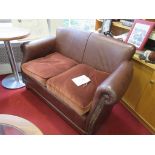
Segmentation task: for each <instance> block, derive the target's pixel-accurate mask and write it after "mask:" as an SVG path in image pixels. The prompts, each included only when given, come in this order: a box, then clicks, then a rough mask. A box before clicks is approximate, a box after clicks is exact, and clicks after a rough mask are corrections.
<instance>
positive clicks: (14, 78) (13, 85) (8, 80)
mask: <svg viewBox="0 0 155 155" xmlns="http://www.w3.org/2000/svg"><path fill="white" fill-rule="evenodd" d="M4 44H5V48H6V50H7V54H8V58H9V61H10V65H11V69H12V72H13V74H12V75H8V76H6V77H5V78H4V79H3V80H2V86H3V87H5V88H8V89H17V88H22V87H24V86H25V84H24V83H23V82H22V77H21V74H19V73H18V68H17V64H16V61H15V57H14V54H13V50H12V47H11V45H10V42H9V41H4Z"/></svg>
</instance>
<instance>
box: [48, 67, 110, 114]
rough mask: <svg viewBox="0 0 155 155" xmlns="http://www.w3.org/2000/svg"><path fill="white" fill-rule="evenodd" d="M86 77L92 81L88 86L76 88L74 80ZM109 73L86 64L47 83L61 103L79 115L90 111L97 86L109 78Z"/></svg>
mask: <svg viewBox="0 0 155 155" xmlns="http://www.w3.org/2000/svg"><path fill="white" fill-rule="evenodd" d="M81 75H86V76H87V77H89V78H90V79H91V81H90V82H89V83H88V84H87V85H82V86H76V85H75V83H73V81H72V79H73V78H75V77H78V76H81ZM108 75H109V74H108V73H105V72H103V71H98V70H96V69H94V68H92V67H90V66H88V65H86V64H79V65H76V66H74V67H73V68H71V69H69V70H68V71H66V72H64V73H62V74H59V75H58V76H55V77H53V78H50V79H49V80H48V81H47V89H48V90H49V92H50V93H51V94H52V95H54V96H56V98H57V99H58V100H60V101H63V102H64V103H65V104H66V105H68V106H69V107H71V108H72V109H74V110H75V111H76V112H77V113H78V114H79V115H83V114H85V113H86V112H88V111H89V110H90V107H91V103H92V100H93V96H94V93H95V91H96V88H97V86H98V85H99V84H100V83H101V82H102V81H104V80H105V79H106V78H107V77H108Z"/></svg>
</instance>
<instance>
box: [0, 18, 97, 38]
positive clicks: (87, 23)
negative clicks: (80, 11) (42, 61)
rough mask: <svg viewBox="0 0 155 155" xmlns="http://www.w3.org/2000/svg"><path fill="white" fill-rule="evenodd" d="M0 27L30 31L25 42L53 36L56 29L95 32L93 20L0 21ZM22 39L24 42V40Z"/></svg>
mask: <svg viewBox="0 0 155 155" xmlns="http://www.w3.org/2000/svg"><path fill="white" fill-rule="evenodd" d="M0 26H15V27H21V28H26V29H28V30H30V32H31V35H30V36H29V37H28V38H25V39H26V40H33V39H38V38H42V37H45V36H48V35H55V33H56V29H57V28H58V27H66V28H67V27H72V28H75V29H81V30H84V31H94V30H95V19H1V20H0ZM25 39H24V40H25Z"/></svg>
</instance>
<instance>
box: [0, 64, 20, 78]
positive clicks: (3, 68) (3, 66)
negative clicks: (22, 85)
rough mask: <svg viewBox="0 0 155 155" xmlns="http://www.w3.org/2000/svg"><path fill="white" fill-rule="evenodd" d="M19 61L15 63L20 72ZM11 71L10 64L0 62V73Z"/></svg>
mask: <svg viewBox="0 0 155 155" xmlns="http://www.w3.org/2000/svg"><path fill="white" fill-rule="evenodd" d="M20 66H21V63H17V67H18V71H19V72H20V71H21V69H20ZM10 73H12V70H11V66H10V64H0V75H4V74H10Z"/></svg>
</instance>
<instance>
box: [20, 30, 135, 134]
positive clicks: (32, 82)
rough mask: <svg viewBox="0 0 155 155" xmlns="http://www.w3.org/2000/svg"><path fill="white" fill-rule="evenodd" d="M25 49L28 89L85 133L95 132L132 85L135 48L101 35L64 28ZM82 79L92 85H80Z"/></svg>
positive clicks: (25, 46) (23, 45)
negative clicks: (75, 80)
mask: <svg viewBox="0 0 155 155" xmlns="http://www.w3.org/2000/svg"><path fill="white" fill-rule="evenodd" d="M21 49H22V51H23V61H22V76H23V80H24V82H25V83H26V86H27V88H29V89H32V90H33V91H34V92H36V93H37V94H38V95H39V96H40V97H41V98H42V99H43V100H44V101H45V102H46V103H48V104H49V105H50V106H51V107H52V108H53V109H54V110H56V111H57V112H58V113H59V114H60V115H61V116H62V117H63V118H64V119H65V120H67V121H68V122H69V123H70V124H71V125H73V126H74V127H75V128H76V129H78V131H80V132H81V133H83V134H92V133H94V131H95V129H97V127H98V126H99V125H100V124H101V122H102V121H103V120H105V119H106V118H107V116H108V115H109V114H110V112H111V110H112V108H113V106H114V105H115V104H116V103H117V102H118V101H119V100H120V99H121V97H122V95H123V94H124V92H125V91H126V90H127V88H128V85H129V83H130V81H131V77H132V63H131V58H132V56H133V54H134V52H135V47H134V46H132V45H129V44H125V43H123V42H120V41H117V40H115V39H112V38H108V37H105V36H104V35H103V34H97V33H93V32H83V31H79V30H74V29H63V28H60V29H58V30H57V32H56V36H55V37H48V38H45V39H40V40H36V41H32V42H28V43H25V44H22V46H21ZM80 75H86V76H88V77H89V78H90V79H91V82H89V83H88V84H87V85H82V86H79V87H78V86H76V85H75V84H74V83H73V81H72V79H73V78H75V77H78V76H80ZM122 117H123V116H122Z"/></svg>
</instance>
